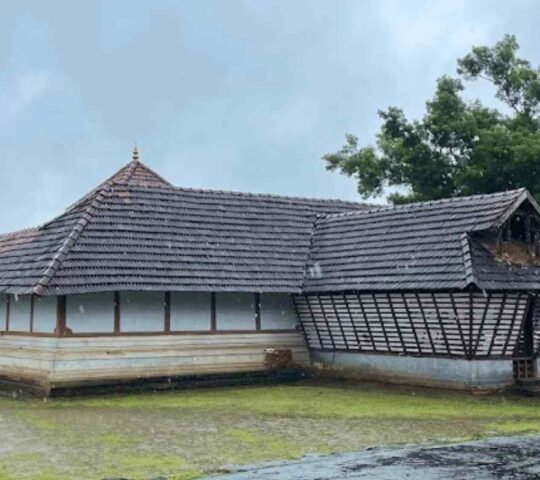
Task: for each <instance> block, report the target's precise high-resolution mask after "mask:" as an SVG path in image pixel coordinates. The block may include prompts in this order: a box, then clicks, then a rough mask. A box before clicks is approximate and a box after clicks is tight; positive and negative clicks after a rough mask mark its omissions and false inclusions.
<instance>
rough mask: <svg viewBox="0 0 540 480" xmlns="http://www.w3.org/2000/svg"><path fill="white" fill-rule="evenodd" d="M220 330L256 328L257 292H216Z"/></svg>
mask: <svg viewBox="0 0 540 480" xmlns="http://www.w3.org/2000/svg"><path fill="white" fill-rule="evenodd" d="M216 324H217V329H218V330H255V294H253V293H216Z"/></svg>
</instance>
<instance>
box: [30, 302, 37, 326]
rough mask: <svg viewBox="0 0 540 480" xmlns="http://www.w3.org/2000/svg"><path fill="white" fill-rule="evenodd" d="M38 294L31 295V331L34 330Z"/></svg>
mask: <svg viewBox="0 0 540 480" xmlns="http://www.w3.org/2000/svg"><path fill="white" fill-rule="evenodd" d="M35 301H36V296H35V295H30V333H32V332H33V331H34V308H35Z"/></svg>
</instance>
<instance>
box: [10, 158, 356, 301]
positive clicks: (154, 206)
mask: <svg viewBox="0 0 540 480" xmlns="http://www.w3.org/2000/svg"><path fill="white" fill-rule="evenodd" d="M362 208H364V209H365V208H367V207H366V206H365V205H363V204H359V203H354V202H343V201H336V200H314V199H306V198H296V197H281V196H276V195H262V194H247V193H234V192H222V191H210V190H195V189H187V188H174V187H172V186H171V185H170V184H169V183H168V182H166V181H165V180H163V179H162V178H161V177H159V176H158V175H157V174H154V172H152V171H151V170H150V169H149V168H147V167H146V166H144V165H143V164H142V163H140V162H138V161H134V162H131V163H130V164H129V165H127V166H126V167H124V168H123V169H121V170H120V171H119V172H118V173H117V174H116V175H114V176H113V177H111V178H110V179H108V180H107V181H106V182H104V183H103V184H102V185H100V187H98V188H96V189H95V190H93V191H92V192H90V194H88V195H86V196H85V197H83V198H82V199H81V200H80V201H79V202H77V203H75V204H74V205H73V206H72V207H70V208H69V209H68V210H67V211H66V213H65V214H63V215H61V216H59V217H57V218H56V219H54V220H53V221H51V222H49V223H47V224H45V225H44V226H42V227H40V228H37V229H32V230H27V231H22V232H18V233H15V234H11V235H8V236H5V237H3V239H2V237H0V291H4V292H8V293H21V294H22V293H37V294H40V295H51V294H57V293H62V294H66V293H77V292H97V291H110V290H162V291H163V290H176V291H181V290H193V291H240V290H246V291H275V292H299V291H300V287H301V284H302V280H303V275H304V269H305V264H306V261H307V255H308V251H309V246H310V237H311V232H312V228H313V223H314V221H315V218H316V216H317V215H318V214H329V213H337V212H343V211H350V210H351V209H362Z"/></svg>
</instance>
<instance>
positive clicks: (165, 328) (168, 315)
mask: <svg viewBox="0 0 540 480" xmlns="http://www.w3.org/2000/svg"><path fill="white" fill-rule="evenodd" d="M163 331H164V332H165V333H170V332H171V292H165V324H164V326H163Z"/></svg>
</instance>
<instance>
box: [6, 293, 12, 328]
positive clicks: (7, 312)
mask: <svg viewBox="0 0 540 480" xmlns="http://www.w3.org/2000/svg"><path fill="white" fill-rule="evenodd" d="M10 311H11V295H6V332H9V315H10Z"/></svg>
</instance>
